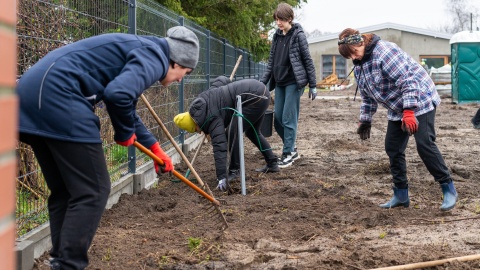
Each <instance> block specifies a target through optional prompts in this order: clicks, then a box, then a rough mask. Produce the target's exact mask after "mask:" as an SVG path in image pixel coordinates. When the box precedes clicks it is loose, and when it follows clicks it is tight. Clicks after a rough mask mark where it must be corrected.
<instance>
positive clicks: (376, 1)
mask: <svg viewBox="0 0 480 270" xmlns="http://www.w3.org/2000/svg"><path fill="white" fill-rule="evenodd" d="M469 1H470V3H471V4H473V5H474V6H477V7H480V0H469ZM449 17H450V15H449V14H448V13H447V11H446V5H445V0H396V1H391V0H343V1H342V0H340V1H335V0H309V1H308V3H307V4H303V6H302V8H301V9H299V10H296V12H295V20H294V22H298V23H300V24H301V25H302V27H303V28H304V29H305V30H306V31H307V32H312V31H313V30H315V29H318V30H320V31H322V32H332V33H337V32H341V31H342V30H343V29H345V28H347V27H350V28H355V29H357V28H361V27H366V26H371V25H376V24H381V23H386V22H391V23H397V24H403V25H407V26H413V27H419V28H423V29H429V30H437V29H439V28H440V26H442V25H446V24H448V22H449ZM474 27H475V23H474Z"/></svg>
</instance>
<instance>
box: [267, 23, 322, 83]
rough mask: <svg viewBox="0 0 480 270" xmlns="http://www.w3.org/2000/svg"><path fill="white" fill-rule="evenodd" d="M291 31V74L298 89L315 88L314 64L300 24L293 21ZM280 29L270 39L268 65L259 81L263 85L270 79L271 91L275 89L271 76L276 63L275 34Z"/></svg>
mask: <svg viewBox="0 0 480 270" xmlns="http://www.w3.org/2000/svg"><path fill="white" fill-rule="evenodd" d="M290 31H293V34H292V37H291V38H290V51H289V54H288V55H289V57H290V63H291V64H292V69H293V74H294V75H295V80H296V82H297V86H298V89H303V88H304V87H305V86H307V85H308V86H309V87H310V88H315V87H316V86H317V80H316V77H315V65H314V64H313V60H312V57H311V56H310V51H309V49H308V41H307V37H306V36H305V33H304V32H303V28H302V26H301V25H300V24H298V23H295V24H293V25H292V29H291V30H290ZM281 32H282V30H280V29H277V31H276V32H275V34H274V35H273V39H272V47H271V49H270V56H269V58H268V65H267V69H266V71H265V73H264V74H263V77H262V79H260V81H261V82H262V83H264V84H265V85H266V84H267V83H268V82H269V81H270V85H269V87H268V88H269V89H268V90H270V91H272V90H273V89H275V86H276V82H275V79H274V78H273V70H274V69H275V66H277V64H276V63H275V61H274V58H275V51H276V49H277V36H278V35H281V34H282V33H281Z"/></svg>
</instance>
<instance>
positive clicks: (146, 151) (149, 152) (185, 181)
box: [133, 141, 220, 206]
mask: <svg viewBox="0 0 480 270" xmlns="http://www.w3.org/2000/svg"><path fill="white" fill-rule="evenodd" d="M133 145H134V146H135V147H137V148H138V149H139V150H140V151H142V152H143V153H145V154H147V155H148V156H149V157H151V158H152V159H153V160H155V161H156V162H157V163H158V164H160V165H162V166H163V164H164V162H163V160H161V159H160V158H159V157H157V156H156V155H155V154H154V153H153V152H151V151H150V150H148V149H147V148H146V147H145V146H143V145H141V144H140V143H139V142H137V141H135V142H133ZM172 173H173V175H175V176H176V177H177V178H178V179H180V180H182V181H183V182H184V183H185V184H187V185H188V186H189V187H191V188H193V189H194V190H195V191H196V192H198V193H200V195H202V196H203V197H205V198H206V199H208V200H209V201H211V202H212V203H213V204H215V205H217V206H218V205H220V203H219V202H218V201H217V200H215V199H214V198H213V197H212V196H210V195H208V194H207V193H206V192H205V191H203V190H202V189H201V188H199V187H197V186H196V185H194V184H193V183H192V182H190V181H189V180H188V179H187V178H185V177H184V176H183V175H181V174H180V173H179V172H177V171H176V170H173V171H172Z"/></svg>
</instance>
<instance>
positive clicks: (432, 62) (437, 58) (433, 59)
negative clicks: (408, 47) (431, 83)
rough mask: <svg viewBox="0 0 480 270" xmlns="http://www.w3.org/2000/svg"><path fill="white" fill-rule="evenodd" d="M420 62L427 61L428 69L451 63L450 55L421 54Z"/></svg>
mask: <svg viewBox="0 0 480 270" xmlns="http://www.w3.org/2000/svg"><path fill="white" fill-rule="evenodd" d="M419 62H420V63H425V65H426V66H427V70H430V68H432V67H434V68H439V67H443V66H445V65H446V64H448V63H450V56H449V55H420V61H419Z"/></svg>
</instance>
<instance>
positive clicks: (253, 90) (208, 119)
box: [189, 77, 270, 179]
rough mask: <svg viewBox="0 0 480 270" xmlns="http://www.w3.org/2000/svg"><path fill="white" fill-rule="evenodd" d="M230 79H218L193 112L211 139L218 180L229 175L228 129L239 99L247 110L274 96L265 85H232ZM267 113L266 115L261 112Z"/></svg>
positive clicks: (249, 82)
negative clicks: (255, 103) (252, 105)
mask: <svg viewBox="0 0 480 270" xmlns="http://www.w3.org/2000/svg"><path fill="white" fill-rule="evenodd" d="M225 79H226V77H220V78H217V79H216V80H215V81H214V82H213V83H212V86H211V87H210V88H209V89H208V90H207V91H205V92H202V93H201V94H200V95H198V97H197V98H196V99H195V100H193V102H192V104H191V105H190V109H189V113H190V115H191V116H192V118H193V120H194V121H195V123H197V125H198V126H199V127H200V129H201V130H202V131H203V132H204V133H205V134H209V135H210V137H211V142H212V146H213V154H214V158H215V168H216V174H217V179H224V178H226V176H227V166H226V164H227V160H228V157H227V150H228V145H227V139H228V138H227V134H226V132H225V129H226V128H227V127H228V126H229V125H230V122H231V121H232V119H233V117H234V114H235V110H236V104H237V96H238V95H240V96H241V98H242V103H243V105H242V106H243V107H245V106H248V104H249V102H250V101H251V102H255V101H256V100H258V99H259V96H261V97H263V98H268V99H270V93H269V91H267V90H266V87H265V85H264V84H262V83H261V82H259V81H257V80H255V79H245V80H241V81H235V82H232V83H229V84H226V85H225V83H228V81H229V80H228V79H227V80H225ZM259 113H265V112H259Z"/></svg>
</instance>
